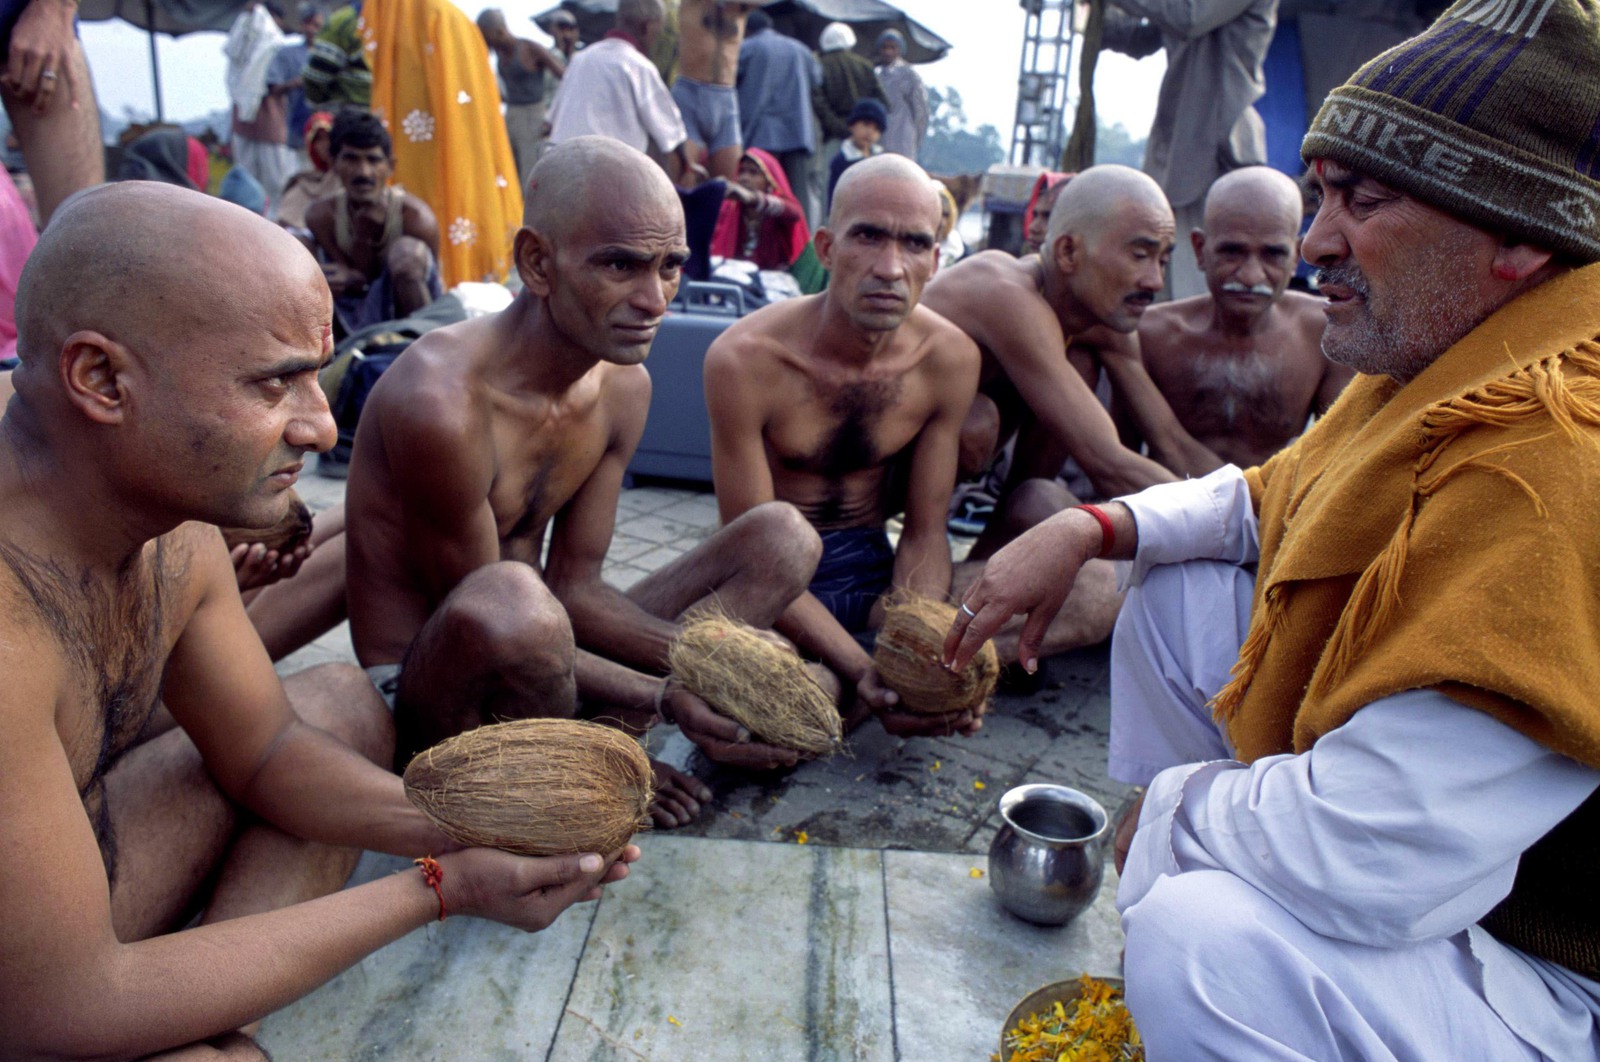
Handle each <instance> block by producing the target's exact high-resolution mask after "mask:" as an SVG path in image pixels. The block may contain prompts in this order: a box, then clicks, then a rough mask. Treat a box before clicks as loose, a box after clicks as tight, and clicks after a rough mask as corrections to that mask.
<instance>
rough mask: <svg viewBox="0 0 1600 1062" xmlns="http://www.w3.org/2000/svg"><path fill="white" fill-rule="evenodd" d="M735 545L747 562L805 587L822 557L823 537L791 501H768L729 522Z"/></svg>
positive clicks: (787, 581)
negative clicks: (734, 537)
mask: <svg viewBox="0 0 1600 1062" xmlns="http://www.w3.org/2000/svg"><path fill="white" fill-rule="evenodd" d="M728 531H729V532H730V533H732V534H733V535H735V536H736V539H735V548H737V549H738V550H740V552H741V555H742V556H743V557H744V559H745V560H746V562H747V563H748V562H754V563H757V564H759V565H760V566H761V568H762V570H763V571H766V572H769V573H771V576H772V578H773V579H774V580H775V581H782V582H784V583H788V584H792V585H795V586H797V587H804V586H806V585H808V584H809V583H810V582H811V577H812V576H813V575H815V574H816V571H817V564H818V562H819V561H821V560H822V537H821V536H820V535H818V534H817V529H816V528H814V527H812V526H811V524H810V522H809V521H807V520H806V518H805V517H804V516H802V515H801V513H800V510H799V509H796V508H795V507H794V506H793V505H790V504H789V503H788V502H777V501H774V502H765V503H763V504H761V505H757V506H756V507H755V508H753V509H750V510H749V511H747V512H745V513H744V514H742V515H741V516H740V517H739V518H738V519H736V520H734V521H733V523H731V524H729V525H728Z"/></svg>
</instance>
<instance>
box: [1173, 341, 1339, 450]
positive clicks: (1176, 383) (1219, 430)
mask: <svg viewBox="0 0 1600 1062" xmlns="http://www.w3.org/2000/svg"><path fill="white" fill-rule="evenodd" d="M1150 372H1151V376H1152V377H1153V378H1154V380H1155V383H1156V386H1157V387H1158V388H1159V389H1160V390H1161V392H1162V393H1163V394H1164V395H1166V396H1167V401H1168V402H1169V403H1170V404H1171V405H1172V409H1173V412H1174V413H1175V414H1176V415H1177V417H1178V419H1179V421H1180V422H1181V423H1182V424H1183V426H1184V427H1185V429H1187V430H1188V431H1189V432H1190V433H1191V434H1193V435H1196V436H1197V437H1204V436H1216V435H1235V436H1239V437H1242V438H1248V439H1252V440H1256V441H1260V442H1263V443H1271V444H1273V445H1281V444H1282V443H1284V442H1287V441H1288V440H1289V439H1290V438H1292V437H1294V436H1295V435H1297V434H1299V432H1300V430H1301V429H1302V428H1304V427H1305V422H1306V419H1307V417H1309V416H1310V413H1311V403H1312V400H1313V397H1314V395H1315V391H1316V380H1315V379H1314V378H1311V377H1310V376H1309V375H1308V374H1306V373H1305V372H1303V371H1301V370H1300V366H1299V365H1297V364H1296V360H1295V359H1294V358H1292V357H1290V356H1287V355H1286V354H1284V353H1282V352H1281V351H1278V352H1275V351H1272V350H1269V349H1267V348H1265V347H1258V348H1257V349H1255V350H1251V351H1247V352H1243V353H1241V352H1237V351H1212V350H1206V349H1204V348H1203V347H1202V348H1201V349H1198V350H1193V349H1191V350H1190V351H1188V352H1186V353H1185V354H1184V355H1182V356H1180V357H1172V358H1166V359H1161V360H1159V361H1152V363H1151V365H1150Z"/></svg>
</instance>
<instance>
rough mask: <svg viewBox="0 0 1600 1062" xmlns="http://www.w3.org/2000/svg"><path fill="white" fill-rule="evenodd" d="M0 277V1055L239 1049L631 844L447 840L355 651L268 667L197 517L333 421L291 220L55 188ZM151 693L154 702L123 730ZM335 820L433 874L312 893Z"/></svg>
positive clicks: (281, 492) (173, 198)
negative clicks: (55, 202)
mask: <svg viewBox="0 0 1600 1062" xmlns="http://www.w3.org/2000/svg"><path fill="white" fill-rule="evenodd" d="M180 228H181V230H182V231H183V232H185V233H186V234H188V235H189V236H190V237H191V239H189V240H185V241H176V242H175V241H173V240H172V239H171V233H172V232H174V231H177V230H179V229H180ZM85 248H92V249H93V251H94V253H92V254H85V253H84V249H85ZM197 255H198V256H199V258H198V261H197V259H196V256H197ZM130 277H131V278H135V279H136V280H137V283H135V284H132V285H130V284H129V283H128V282H127V281H128V278H130ZM241 284H242V285H244V286H245V287H246V288H247V289H248V290H250V291H251V292H253V293H255V295H254V297H253V298H252V299H251V300H249V301H248V302H241V301H240V300H239V299H238V298H237V297H236V294H237V292H238V291H239V290H240V287H239V286H240V285H241ZM17 307H18V311H19V312H18V324H19V326H20V341H19V347H18V351H19V354H20V356H21V359H22V361H21V365H20V366H19V368H18V369H17V371H16V372H15V374H14V375H13V378H12V382H13V384H14V386H15V389H16V393H15V395H14V396H13V397H12V398H11V400H10V402H9V404H8V405H7V407H6V412H5V417H4V420H3V421H0V593H3V594H4V596H5V600H6V602H7V604H6V607H5V608H4V609H0V670H3V673H4V674H5V675H6V676H7V682H6V683H5V687H4V690H3V691H0V807H3V808H4V809H5V811H4V814H0V850H3V851H4V852H5V853H6V858H5V859H4V860H0V904H3V906H4V909H5V911H6V912H7V917H6V918H5V919H3V920H0V954H3V955H4V956H5V961H4V962H3V963H0V1057H6V1058H41V1057H95V1058H101V1057H115V1058H129V1057H139V1058H145V1057H162V1058H166V1057H174V1058H177V1057H181V1058H184V1059H200V1058H230V1059H261V1058H264V1057H265V1056H264V1054H263V1053H262V1052H261V1051H260V1050H259V1049H258V1048H257V1047H256V1046H255V1045H254V1043H253V1042H252V1041H251V1040H250V1039H249V1037H248V1035H247V1033H248V1031H249V1030H250V1029H252V1028H253V1027H254V1023H256V1022H258V1021H259V1020H260V1019H261V1018H262V1017H264V1016H265V1015H267V1014H268V1013H270V1012H272V1011H273V1010H276V1009H278V1008H279V1007H282V1006H284V1005H286V1004H287V1003H289V1002H291V1001H292V1000H294V999H296V998H298V997H300V996H302V995H304V994H306V993H308V992H310V991H311V990H312V989H314V988H315V987H317V986H318V985H319V984H321V983H323V982H324V981H326V980H328V979H329V978H331V977H333V976H334V975H335V974H337V973H338V972H339V971H340V970H342V969H344V968H345V967H348V966H350V965H352V964H353V963H355V962H356V961H358V960H359V959H361V958H362V957H363V956H365V955H366V954H368V953H369V952H371V951H373V950H375V949H377V948H379V947H381V946H382V945H384V944H386V943H388V942H389V941H392V940H395V939H397V938H398V937H400V936H402V935H404V934H405V933H407V932H409V931H411V930H412V929H415V928H417V927H418V926H421V925H423V924H425V923H427V922H430V921H432V920H434V919H435V918H438V917H441V916H442V914H443V913H444V912H445V911H446V910H449V911H451V912H454V913H462V914H473V915H480V916H484V917H489V918H493V919H495V920H497V921H501V922H504V923H506V924H509V925H514V926H518V927H521V928H524V929H529V930H536V929H540V928H543V927H544V926H546V925H548V924H549V923H550V922H551V921H552V920H553V919H554V918H555V917H556V916H557V915H558V914H559V913H560V912H561V911H562V910H564V909H565V908H566V907H567V906H568V905H570V904H571V903H573V902H576V901H579V900H582V899H585V898H593V897H595V896H597V895H598V887H599V886H600V885H601V884H602V883H604V882H606V881H612V880H617V879H620V878H621V877H623V876H624V875H625V874H626V871H627V867H626V864H627V863H628V862H631V861H632V860H633V859H635V858H637V856H638V850H637V849H635V848H632V847H631V846H628V847H625V848H624V849H623V850H622V851H621V852H620V853H616V852H613V853H591V854H588V855H572V856H564V857H560V858H550V859H528V858H521V857H517V856H512V855H509V854H507V853H505V852H499V851H494V850H489V849H481V848H470V849H466V848H460V847H459V846H457V845H455V844H453V843H451V842H450V841H449V839H448V838H446V837H445V836H444V834H442V833H441V832H440V831H439V830H438V829H437V828H436V827H435V826H433V825H432V824H431V823H430V822H429V821H428V820H427V819H426V818H424V817H423V815H422V814H421V813H420V812H418V811H417V810H415V809H414V808H412V807H411V805H410V804H409V803H408V802H407V800H406V798H405V796H404V794H403V792H402V787H401V782H400V780H399V779H398V778H396V777H395V776H394V775H393V774H391V773H390V772H389V771H388V770H386V769H385V767H383V766H379V763H380V762H382V763H386V762H387V760H388V757H389V755H390V752H391V749H392V743H393V733H392V728H391V726H390V722H389V718H388V715H387V713H386V712H385V711H384V710H383V705H382V703H381V702H380V701H379V700H378V698H377V697H376V696H375V695H374V694H373V693H372V691H371V687H370V685H368V684H367V682H366V679H365V678H364V677H362V676H361V675H360V674H359V673H358V672H356V671H355V670H354V669H351V668H348V667H342V666H339V665H330V666H329V667H326V668H321V669H316V670H314V671H311V672H303V673H301V674H300V675H296V676H292V677H291V678H290V679H289V680H287V682H285V683H280V681H279V680H278V677H277V675H276V674H275V673H274V671H273V669H272V664H271V662H270V660H269V659H268V658H267V653H266V650H265V648H263V646H262V644H261V640H260V638H259V637H258V636H257V635H256V633H255V631H254V629H253V628H252V627H251V624H250V620H249V618H248V617H247V616H246V614H245V610H244V606H243V605H242V604H241V602H240V599H239V591H238V588H237V585H236V581H235V577H234V570H233V565H232V564H231V563H230V561H229V558H228V553H227V550H226V548H225V547H224V545H223V542H222V538H221V536H220V535H219V534H218V532H217V531H216V529H215V527H211V526H208V525H210V524H226V525H232V526H253V527H266V526H269V525H271V524H272V523H273V522H274V521H276V520H277V519H278V518H279V517H280V516H281V515H282V514H283V510H284V507H285V505H286V501H287V497H288V493H287V492H288V489H289V487H290V486H291V485H292V484H293V482H294V479H295V476H296V475H297V473H298V470H299V468H300V465H301V462H302V460H303V459H304V456H305V454H306V453H308V452H311V451H320V450H324V449H326V448H328V447H329V446H331V445H332V442H333V438H334V424H333V420H332V417H331V416H330V414H329V412H328V406H327V403H326V401H325V399H324V398H323V396H322V392H321V389H320V388H319V387H318V386H317V375H316V374H317V370H318V369H319V368H320V367H321V366H322V365H323V364H324V363H325V362H326V360H327V358H328V356H329V354H330V352H331V331H330V325H331V314H332V306H331V302H330V298H329V296H328V292H327V286H326V284H324V283H323V281H322V278H321V272H320V270H319V269H318V267H317V264H316V262H315V261H314V260H313V259H312V258H311V256H310V255H309V254H308V253H306V251H305V249H304V248H303V247H302V246H301V245H300V244H299V243H298V242H297V241H296V240H294V239H293V238H292V237H290V236H289V235H287V234H286V233H284V232H283V231H282V230H281V229H279V228H277V227H276V226H274V225H271V224H269V223H267V222H266V221H264V220H263V219H261V218H259V217H257V216H255V215H252V214H250V213H249V212H247V211H245V210H242V209H240V208H238V207H234V206H231V205H229V204H227V203H224V202H222V201H220V200H217V199H212V198H208V197H206V196H203V195H200V194H198V193H195V192H190V191H187V190H182V189H177V188H172V187H169V186H166V185H157V184H149V183H145V182H128V183H123V184H117V185H109V186H104V187H101V188H97V189H92V190H90V191H88V192H85V193H83V194H81V195H79V196H77V197H74V198H73V199H71V200H68V201H67V202H66V203H64V204H63V205H62V206H61V208H60V209H59V210H58V211H57V213H56V215H55V216H54V218H53V219H52V221H51V224H50V226H49V228H47V229H46V230H45V232H44V234H43V236H42V237H41V239H40V241H39V244H38V247H37V248H36V249H35V251H34V253H33V256H32V257H31V259H30V260H29V263H28V266H27V268H26V269H25V270H24V272H23V275H22V279H21V282H20V285H19V290H18V298H17ZM158 698H159V700H160V702H161V703H164V704H165V705H166V706H167V708H169V709H170V710H171V713H172V716H173V717H174V718H175V719H176V720H177V722H178V724H179V726H178V728H176V729H172V730H169V731H167V732H166V733H164V734H161V735H160V736H158V737H154V738H149V739H146V735H145V731H146V727H147V725H148V723H149V720H150V718H151V716H152V714H153V713H154V711H155V708H156V705H157V701H158ZM361 848H372V849H378V850H382V851H386V852H391V853H396V854H402V855H408V856H414V857H421V856H429V855H432V856H436V857H437V859H436V863H437V867H438V869H439V871H440V872H441V876H439V877H437V878H436V879H435V880H436V882H437V891H436V889H435V886H434V885H431V884H429V882H428V881H427V880H426V879H425V878H424V876H423V875H422V874H420V873H417V872H413V871H409V870H408V872H406V873H403V874H396V875H391V876H389V877H386V878H384V879H382V880H378V881H374V882H371V883H369V884H366V885H362V886H360V887H358V888H355V889H351V890H348V891H346V892H337V890H338V889H339V888H340V886H341V885H342V884H343V883H344V881H345V879H346V877H347V876H348V875H349V872H350V869H351V867H352V866H353V865H354V862H355V857H356V854H357V853H358V851H359V850H360V849H361ZM619 859H620V862H613V860H619ZM330 894H331V895H330ZM191 925H192V928H185V927H187V926H191Z"/></svg>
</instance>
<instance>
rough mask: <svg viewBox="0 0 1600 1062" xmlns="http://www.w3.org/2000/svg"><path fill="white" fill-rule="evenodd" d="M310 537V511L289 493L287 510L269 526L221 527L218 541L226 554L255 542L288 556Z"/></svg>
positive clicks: (297, 497) (291, 492) (296, 497)
mask: <svg viewBox="0 0 1600 1062" xmlns="http://www.w3.org/2000/svg"><path fill="white" fill-rule="evenodd" d="M310 537H311V510H310V509H308V508H306V503H305V502H303V501H301V500H300V495H298V494H296V493H295V492H294V491H292V490H291V491H290V492H289V511H288V512H286V513H284V514H283V519H282V520H279V521H278V522H277V523H275V524H273V525H272V526H271V527H266V528H262V527H224V528H223V529H222V540H223V541H224V542H226V543H227V544H228V550H229V552H232V551H233V548H234V547H235V546H253V545H255V544H256V543H257V542H259V543H261V544H262V545H263V546H266V547H267V548H268V549H275V550H277V551H278V552H279V553H288V552H289V551H290V550H292V549H294V548H295V547H296V546H298V545H300V543H302V542H304V541H305V540H306V539H308V538H310Z"/></svg>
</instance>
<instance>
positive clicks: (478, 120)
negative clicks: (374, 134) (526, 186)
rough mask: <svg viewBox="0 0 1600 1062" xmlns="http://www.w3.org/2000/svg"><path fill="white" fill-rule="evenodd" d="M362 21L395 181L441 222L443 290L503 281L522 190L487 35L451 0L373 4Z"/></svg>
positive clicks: (372, 1)
mask: <svg viewBox="0 0 1600 1062" xmlns="http://www.w3.org/2000/svg"><path fill="white" fill-rule="evenodd" d="M362 16H363V32H364V34H365V36H366V42H367V43H366V47H367V64H368V65H369V66H371V67H372V110H373V113H375V114H376V115H377V116H378V117H379V118H382V119H383V121H384V123H385V124H387V125H388V127H389V135H390V136H391V137H392V138H393V139H394V158H395V180H396V181H397V182H398V183H400V184H403V185H405V186H406V189H407V190H408V191H410V192H411V193H412V194H414V195H416V196H417V197H418V198H420V199H421V200H422V201H423V202H425V203H427V204H428V206H430V207H431V208H433V213H434V216H435V217H436V218H438V221H439V269H440V272H441V273H442V274H443V275H444V283H445V286H446V287H451V286H454V285H456V284H459V283H460V282H462V281H464V280H492V281H499V280H504V279H505V277H506V274H507V272H508V271H509V269H510V265H511V239H512V237H513V236H515V235H516V232H517V229H518V228H519V227H520V226H521V225H522V189H521V187H519V185H518V182H517V166H516V163H515V162H514V161H513V160H512V157H511V142H510V140H508V139H507V137H506V125H505V121H504V120H503V119H502V118H501V116H500V89H499V87H498V86H497V85H496V84H495V80H494V74H493V72H492V71H491V70H490V68H489V50H488V47H487V46H486V45H485V44H484V43H483V35H482V34H481V33H479V32H478V27H477V26H475V25H473V23H472V20H471V19H469V18H467V16H466V15H465V14H464V13H463V12H462V11H461V9H460V8H458V7H456V6H455V4H453V3H451V2H450V0H367V3H366V5H365V6H364V7H363V9H362Z"/></svg>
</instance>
